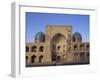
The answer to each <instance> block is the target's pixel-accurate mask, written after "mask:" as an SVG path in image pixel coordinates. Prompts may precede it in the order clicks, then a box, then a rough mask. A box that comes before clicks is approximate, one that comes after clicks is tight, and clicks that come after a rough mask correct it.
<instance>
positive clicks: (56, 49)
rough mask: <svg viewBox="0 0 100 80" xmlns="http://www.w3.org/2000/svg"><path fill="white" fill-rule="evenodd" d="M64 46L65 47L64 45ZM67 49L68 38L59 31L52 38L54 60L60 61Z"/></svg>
mask: <svg viewBox="0 0 100 80" xmlns="http://www.w3.org/2000/svg"><path fill="white" fill-rule="evenodd" d="M63 46H64V47H63ZM65 51H66V38H65V36H64V35H62V34H60V33H57V34H56V35H54V36H53V38H52V40H51V52H52V62H60V61H61V56H59V55H62V53H64V52H65Z"/></svg>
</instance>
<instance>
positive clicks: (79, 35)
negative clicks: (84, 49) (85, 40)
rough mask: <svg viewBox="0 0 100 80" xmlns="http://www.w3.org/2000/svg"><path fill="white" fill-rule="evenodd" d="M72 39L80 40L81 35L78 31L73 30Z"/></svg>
mask: <svg viewBox="0 0 100 80" xmlns="http://www.w3.org/2000/svg"><path fill="white" fill-rule="evenodd" d="M73 41H74V42H81V41H82V36H81V34H80V33H79V32H75V33H74V34H73Z"/></svg>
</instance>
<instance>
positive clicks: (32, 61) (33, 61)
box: [31, 55, 36, 63]
mask: <svg viewBox="0 0 100 80" xmlns="http://www.w3.org/2000/svg"><path fill="white" fill-rule="evenodd" d="M35 62H36V56H35V55H33V56H31V63H35Z"/></svg>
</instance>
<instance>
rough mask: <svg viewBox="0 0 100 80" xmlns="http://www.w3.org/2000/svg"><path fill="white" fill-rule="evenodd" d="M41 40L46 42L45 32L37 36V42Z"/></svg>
mask: <svg viewBox="0 0 100 80" xmlns="http://www.w3.org/2000/svg"><path fill="white" fill-rule="evenodd" d="M37 40H39V41H40V42H44V41H45V34H44V33H43V32H38V33H37V34H36V35H35V41H37Z"/></svg>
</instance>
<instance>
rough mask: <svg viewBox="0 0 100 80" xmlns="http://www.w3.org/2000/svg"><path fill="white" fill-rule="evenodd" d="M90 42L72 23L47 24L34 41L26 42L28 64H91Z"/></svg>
mask: <svg viewBox="0 0 100 80" xmlns="http://www.w3.org/2000/svg"><path fill="white" fill-rule="evenodd" d="M89 55H90V52H89V42H83V41H82V36H81V34H80V33H79V32H75V33H73V30H72V26H70V25H64V26H63V25H47V26H46V30H45V33H43V32H38V33H37V34H36V35H35V39H34V42H27V43H26V66H35V65H57V64H58V65H59V64H60V65H62V64H89Z"/></svg>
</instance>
